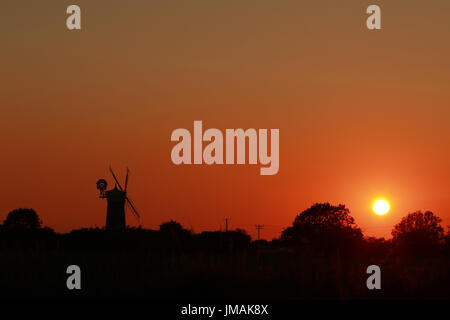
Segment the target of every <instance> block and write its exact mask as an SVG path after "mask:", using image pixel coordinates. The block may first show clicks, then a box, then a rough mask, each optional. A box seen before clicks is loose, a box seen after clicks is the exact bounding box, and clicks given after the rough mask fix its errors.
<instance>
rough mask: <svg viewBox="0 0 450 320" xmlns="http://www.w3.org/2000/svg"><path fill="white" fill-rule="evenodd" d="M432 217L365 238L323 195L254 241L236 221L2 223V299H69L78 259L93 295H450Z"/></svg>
mask: <svg viewBox="0 0 450 320" xmlns="http://www.w3.org/2000/svg"><path fill="white" fill-rule="evenodd" d="M433 216H434V215H432V214H430V213H425V214H413V215H412V216H410V217H409V218H408V217H405V218H404V219H403V220H402V221H401V222H400V223H399V224H398V225H397V226H396V228H395V229H394V230H393V234H395V244H394V241H393V240H385V239H383V238H373V237H367V238H363V237H362V233H361V230H360V229H359V228H358V227H357V226H356V224H355V222H354V220H353V218H352V217H351V216H350V212H349V210H348V209H347V208H346V207H345V206H344V205H339V206H332V205H330V204H329V203H324V204H315V205H313V206H311V207H310V208H308V209H307V210H305V211H304V212H302V213H300V214H299V215H298V216H297V217H296V218H295V220H294V222H293V224H292V226H290V227H289V228H287V229H285V230H284V231H283V234H282V236H281V237H280V238H278V239H273V240H272V241H270V242H268V241H266V240H260V241H251V238H250V236H249V235H248V234H247V233H246V232H245V230H239V229H237V230H231V231H228V232H223V231H204V232H201V233H199V234H195V233H193V232H191V231H189V230H186V229H184V228H183V226H182V225H181V224H180V223H178V222H175V221H169V222H165V223H163V224H161V225H160V228H159V230H149V229H143V228H126V229H124V230H106V229H105V228H89V229H80V230H73V231H71V232H69V233H66V234H55V233H54V232H53V231H52V230H51V229H48V228H35V229H14V228H5V227H0V257H1V261H2V263H0V297H1V296H5V297H6V296H7V297H11V296H16V297H20V298H23V296H24V294H26V295H28V296H33V295H34V296H36V297H43V296H47V297H49V296H52V295H54V296H57V297H61V296H65V295H67V296H68V297H70V295H71V294H73V293H70V292H69V291H68V290H67V288H66V287H65V283H66V274H65V272H64V271H65V270H66V268H67V266H68V265H70V264H74V263H76V264H79V265H80V266H81V268H82V270H83V277H85V279H86V283H87V284H88V285H87V286H85V287H84V288H83V295H84V296H86V297H89V298H90V297H115V298H117V297H121V296H127V297H131V296H135V297H151V298H158V299H161V298H173V297H174V295H176V296H177V297H189V298H190V299H191V298H198V297H205V296H208V297H214V298H220V297H235V298H252V299H258V298H261V299H263V298H277V299H284V298H286V299H301V298H309V299H314V298H318V299H321V298H325V299H335V298H351V299H358V298H363V299H366V298H403V299H406V298H415V299H417V298H433V297H438V298H440V299H444V298H450V291H449V290H448V287H449V286H450V271H449V269H448V265H449V264H450V234H449V235H447V237H446V238H444V239H445V241H444V240H443V239H442V235H443V233H442V230H441V228H440V219H439V218H437V217H436V216H434V218H433ZM412 217H413V218H412ZM419 226H420V227H419ZM423 230H428V231H427V232H424V231H423ZM430 230H434V231H430ZM418 231H420V232H418ZM417 232H418V233H417ZM412 234H415V235H417V234H425V235H426V236H425V238H423V237H422V238H420V239H431V240H430V241H429V243H432V244H433V245H432V246H431V249H429V248H430V246H428V247H423V250H422V249H420V246H421V245H422V242H421V241H422V240H420V241H419V240H417V239H419V238H416V237H413V238H410V236H411V235H412ZM411 239H415V240H414V241H412V242H411V241H410V240H411ZM417 241H419V242H417ZM427 241H428V240H426V241H424V242H423V243H428V242H427ZM444 242H445V245H444ZM411 243H412V245H411ZM400 244H402V245H400ZM405 244H410V247H409V248H410V249H405V248H407V246H405ZM418 248H419V249H418ZM434 248H437V250H434ZM441 249H442V250H441ZM444 249H445V250H444ZM408 250H410V251H411V252H414V253H415V252H416V251H419V252H420V251H424V252H426V253H428V256H426V258H427V259H423V257H425V256H424V255H420V256H417V255H409V256H405V255H404V252H408ZM370 264H376V265H379V266H380V267H381V269H382V279H383V280H382V281H383V284H382V286H383V290H367V287H366V284H365V283H366V280H367V274H366V268H367V266H368V265H370ZM30 266H33V268H30ZM24 275H26V276H24ZM112 279H113V280H114V281H112ZM149 288H151V290H149Z"/></svg>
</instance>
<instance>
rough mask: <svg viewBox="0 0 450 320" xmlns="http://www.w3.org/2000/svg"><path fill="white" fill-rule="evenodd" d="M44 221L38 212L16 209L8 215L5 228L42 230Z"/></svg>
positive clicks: (4, 224) (4, 223)
mask: <svg viewBox="0 0 450 320" xmlns="http://www.w3.org/2000/svg"><path fill="white" fill-rule="evenodd" d="M41 225H42V221H41V219H40V218H39V216H38V214H37V213H36V211H34V210H33V209H28V208H24V209H23V208H20V209H15V210H13V211H11V212H10V213H8V216H7V217H6V219H5V221H4V222H3V226H4V227H5V228H9V229H40V228H41Z"/></svg>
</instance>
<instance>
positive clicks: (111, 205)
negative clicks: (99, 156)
mask: <svg viewBox="0 0 450 320" xmlns="http://www.w3.org/2000/svg"><path fill="white" fill-rule="evenodd" d="M109 171H110V172H111V174H112V176H113V178H114V181H115V182H116V184H115V186H114V189H111V190H106V188H107V187H108V183H107V182H106V180H105V179H100V180H98V181H97V189H98V190H99V191H100V198H102V199H106V201H107V207H106V229H113V230H121V229H125V227H126V224H125V205H128V207H130V208H131V211H132V212H133V214H134V215H135V216H136V217H137V218H138V219H139V218H140V216H139V213H138V212H137V210H136V208H135V207H134V205H133V203H132V202H131V200H130V199H129V198H128V196H127V187H128V176H129V173H130V170H129V169H128V168H127V175H126V178H125V189H124V188H122V186H121V185H120V183H119V181H118V180H117V177H116V175H115V174H114V171H113V170H112V168H111V167H109ZM117 187H119V188H117Z"/></svg>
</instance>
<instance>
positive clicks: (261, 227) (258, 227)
mask: <svg viewBox="0 0 450 320" xmlns="http://www.w3.org/2000/svg"><path fill="white" fill-rule="evenodd" d="M255 227H256V230H258V241H259V240H260V238H261V237H260V231H261V229H264V225H260V224H257V225H255Z"/></svg>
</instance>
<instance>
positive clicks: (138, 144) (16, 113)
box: [0, 0, 450, 239]
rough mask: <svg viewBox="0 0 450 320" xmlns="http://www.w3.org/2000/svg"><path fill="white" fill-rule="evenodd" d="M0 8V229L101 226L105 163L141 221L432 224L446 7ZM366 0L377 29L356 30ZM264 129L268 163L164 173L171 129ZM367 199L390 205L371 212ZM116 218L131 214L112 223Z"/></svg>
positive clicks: (168, 4) (382, 228)
mask: <svg viewBox="0 0 450 320" xmlns="http://www.w3.org/2000/svg"><path fill="white" fill-rule="evenodd" d="M72 3H74V2H73V1H56V0H54V1H39V2H37V1H35V2H33V3H30V2H29V1H19V0H14V1H12V0H6V1H2V4H1V5H0V11H1V12H2V17H1V22H0V23H1V25H2V28H0V36H1V39H2V44H1V50H0V57H1V61H2V68H1V75H2V76H1V77H0V108H1V117H0V133H1V134H0V143H1V144H0V145H1V147H2V157H1V158H0V170H1V177H2V183H1V184H0V193H1V194H2V201H0V219H1V220H3V219H4V218H5V217H6V215H7V213H8V212H9V211H10V210H12V209H14V208H17V207H32V208H34V209H35V210H37V212H38V214H39V215H40V216H41V217H42V219H43V220H44V223H45V224H46V225H48V226H50V227H52V228H54V229H56V230H57V231H60V232H66V231H69V230H71V229H74V228H80V227H88V226H95V225H97V226H103V225H104V223H105V213H106V202H105V201H104V200H101V199H99V198H98V191H97V190H96V187H95V182H96V181H97V179H99V178H105V179H106V180H108V182H109V183H110V185H112V178H111V176H110V175H109V174H108V166H109V165H110V164H111V165H112V166H113V168H114V169H115V170H116V173H117V174H118V175H120V176H121V179H123V177H124V173H125V168H126V166H128V167H130V169H131V173H132V175H131V178H130V183H129V195H130V197H131V198H132V200H133V201H134V203H135V204H136V206H137V208H138V210H139V211H140V213H141V216H142V217H143V219H142V221H141V223H142V224H143V226H144V227H148V228H156V227H157V226H158V225H159V224H160V223H162V222H164V221H167V220H169V219H174V220H177V221H179V222H181V223H182V224H183V225H184V226H185V227H187V228H192V229H194V231H196V232H199V231H202V230H216V229H219V228H224V225H225V222H224V218H225V217H230V218H231V228H237V227H239V228H244V229H247V230H248V231H249V233H250V234H251V235H252V236H255V235H256V230H255V228H254V225H255V224H257V223H258V224H264V225H265V229H264V230H263V231H262V236H263V237H264V238H269V239H271V238H272V237H274V236H277V235H278V234H279V232H280V231H281V229H282V228H284V227H287V226H288V225H289V224H290V223H291V222H292V220H293V219H294V217H295V215H296V214H298V213H299V212H301V211H302V210H304V209H306V208H307V207H308V206H310V205H311V204H313V203H315V202H322V201H330V202H332V203H335V204H338V203H345V204H346V205H347V206H348V207H349V208H350V210H351V212H352V215H353V216H354V217H355V219H356V222H357V224H358V225H359V226H360V227H361V228H362V229H363V230H364V232H365V234H367V235H375V236H386V237H389V236H390V231H391V229H392V226H393V225H394V224H395V223H397V222H398V221H399V220H400V219H401V217H402V216H404V215H406V214H407V213H408V212H411V211H415V210H432V211H433V212H435V213H436V214H438V215H439V216H441V217H442V218H443V219H444V223H443V225H444V226H446V225H447V224H450V202H449V194H450V192H449V191H450V166H449V163H450V148H449V146H450V129H449V123H450V104H449V102H450V90H449V89H450V61H449V59H448V57H449V56H450V42H449V41H448V35H449V34H450V21H449V20H448V14H449V13H450V3H449V2H448V1H444V0H442V1H437V0H436V1H427V2H425V1H420V2H414V3H411V1H406V0H398V1H395V2H393V1H346V2H338V1H332V0H328V1H323V0H320V1H299V0H295V1H294V0H288V1H274V0H270V1H269V0H258V1H256V0H248V1H242V0H241V1H219V0H217V1H210V0H208V1H207V0H195V1H181V0H179V1H162V0H161V1H149V2H144V1H127V2H124V1H104V0H102V1H100V0H98V1H94V2H93V1H86V0H80V1H76V3H77V4H78V5H79V6H80V7H81V9H82V28H83V29H82V30H81V31H67V29H66V27H65V19H66V14H65V9H66V7H67V6H68V5H69V4H72ZM369 4H379V5H380V6H381V8H382V28H383V29H382V30H380V31H369V30H367V29H366V27H365V19H366V15H365V9H366V8H367V6H368V5H369ZM194 120H202V121H203V126H204V128H205V129H206V128H219V129H221V130H223V131H224V130H225V129H226V128H239V127H241V128H244V129H246V128H256V129H258V128H268V129H270V128H279V129H280V171H279V173H278V174H277V175H275V176H261V175H259V165H257V166H249V165H247V166H225V165H223V166H211V167H208V166H175V165H173V164H172V162H171V159H170V151H171V148H172V146H173V145H174V143H172V142H170V134H171V132H172V131H173V130H174V129H176V128H187V129H189V130H191V131H192V128H193V121H194ZM378 197H384V198H386V199H388V200H389V201H390V203H391V211H390V212H389V214H388V215H386V216H383V217H378V216H375V215H374V214H373V213H372V211H371V205H372V202H373V201H374V200H375V199H376V198H378ZM127 218H128V222H130V224H132V225H137V221H136V220H134V219H133V218H132V217H131V216H128V217H127Z"/></svg>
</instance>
